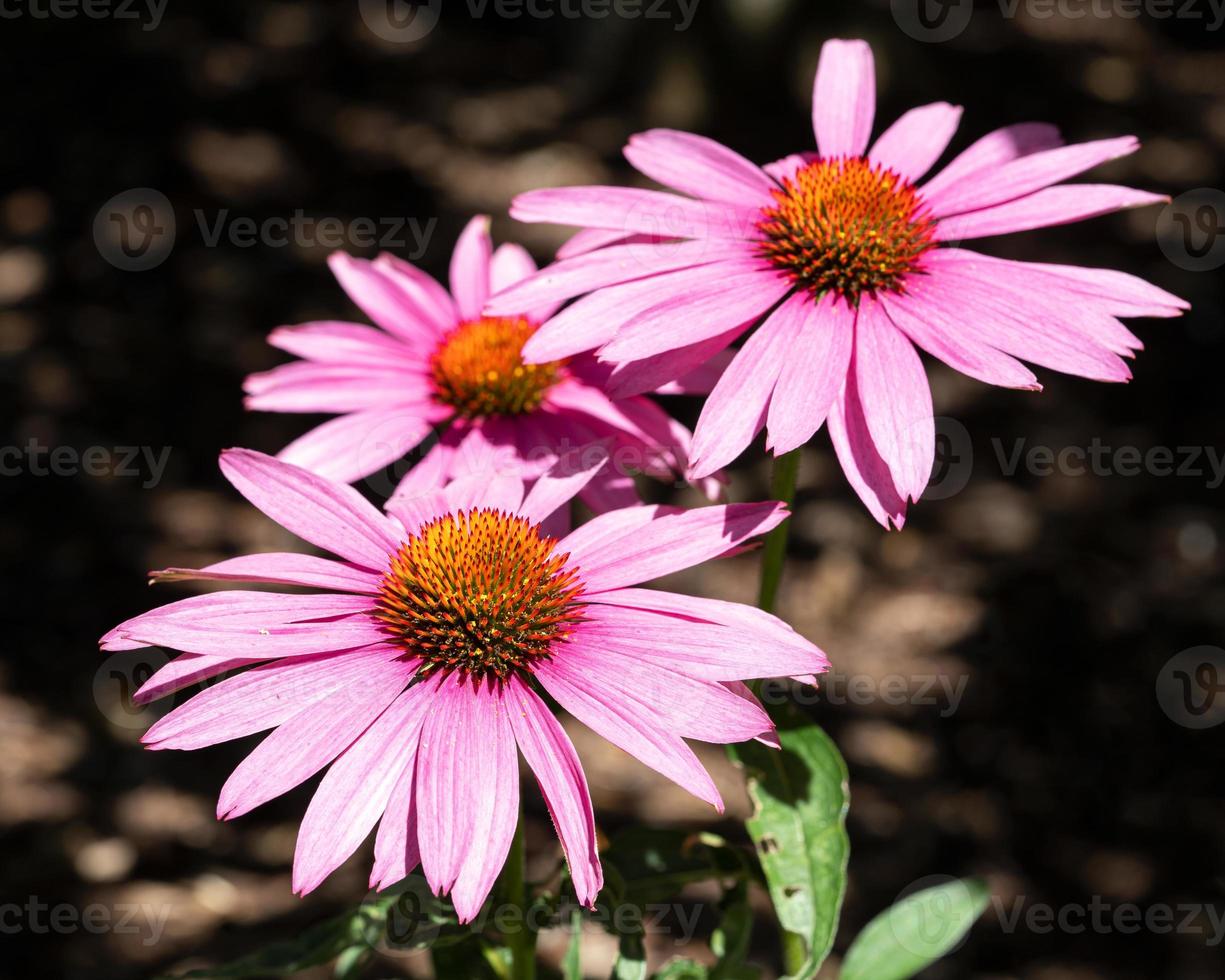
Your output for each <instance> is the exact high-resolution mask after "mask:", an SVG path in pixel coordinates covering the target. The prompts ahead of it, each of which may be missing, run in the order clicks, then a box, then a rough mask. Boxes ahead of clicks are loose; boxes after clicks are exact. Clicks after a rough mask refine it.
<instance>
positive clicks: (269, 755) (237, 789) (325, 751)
mask: <svg viewBox="0 0 1225 980" xmlns="http://www.w3.org/2000/svg"><path fill="white" fill-rule="evenodd" d="M366 668H367V669H366V671H365V672H364V673H363V674H362V676H361V678H360V680H354V681H352V682H350V683H349V684H348V685H346V686H344V687H342V688H340V689H338V690H336V691H334V692H332V693H331V694H330V695H328V696H327V697H326V698H324V699H323V700H322V701H319V702H316V703H315V704H311V705H308V706H307V707H305V708H303V709H302V710H301V711H299V712H298V713H297V714H295V715H294V716H293V717H292V718H290V719H289V720H288V721H286V722H284V723H283V724H282V725H281V726H280V727H279V728H277V729H276V731H274V732H273V733H272V734H271V735H269V736H268V737H267V738H265V739H264V740H263V741H262V742H260V743H259V745H257V746H256V747H255V750H254V751H253V752H252V753H251V754H250V755H249V756H247V757H246V758H245V759H243V761H242V762H241V763H240V764H239V766H238V768H237V769H235V770H234V772H233V773H231V774H230V778H229V779H228V780H226V783H225V785H224V786H223V787H222V788H221V796H220V799H219V800H218V802H217V816H218V817H219V818H221V819H223V820H231V819H233V818H234V817H238V816H242V814H244V813H248V812H250V811H251V810H254V809H255V808H256V807H257V806H260V805H261V804H263V803H267V802H268V801H269V800H272V799H275V798H276V797H278V796H280V795H281V794H282V793H288V792H289V791H290V790H291V789H293V788H294V787H295V786H297V785H298V784H299V783H302V782H304V781H305V780H307V779H310V777H311V776H313V775H314V774H315V773H317V772H318V771H319V770H320V769H322V768H323V767H324V766H326V765H327V764H328V763H329V762H331V761H332V760H333V759H335V758H336V757H337V756H338V755H340V753H341V752H343V751H344V750H345V749H346V748H348V747H349V746H350V745H351V744H353V741H354V740H355V739H356V738H357V737H358V736H359V735H361V734H362V732H364V731H365V730H366V729H367V728H368V727H369V726H370V725H371V723H373V721H374V719H376V718H377V717H378V716H379V715H380V714H382V713H383V711H384V710H385V709H386V708H387V706H388V705H389V704H391V702H392V701H394V700H395V699H396V698H397V697H398V696H399V695H400V692H401V691H402V690H403V689H404V685H406V684H407V683H408V681H409V680H410V679H411V678H412V676H413V674H414V673H415V672H416V670H417V661H415V660H410V661H405V660H403V659H395V660H387V661H383V662H380V663H367V665H366Z"/></svg>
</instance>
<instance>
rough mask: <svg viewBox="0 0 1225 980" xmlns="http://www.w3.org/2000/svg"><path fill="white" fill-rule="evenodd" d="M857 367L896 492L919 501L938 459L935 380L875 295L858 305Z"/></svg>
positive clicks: (872, 429) (871, 426)
mask: <svg viewBox="0 0 1225 980" xmlns="http://www.w3.org/2000/svg"><path fill="white" fill-rule="evenodd" d="M854 367H855V374H856V380H857V381H858V386H859V398H860V403H861V404H862V406H863V413H864V419H865V421H866V423H867V427H868V432H869V433H871V435H872V443H873V445H875V446H876V451H877V452H878V453H880V456H881V458H882V459H883V460H884V461H885V463H886V465H888V467H889V471H890V472H891V473H892V474H893V485H894V486H895V487H896V488H897V490H898V492H899V493H900V494H901V495H902V496H903V497H905V498H907V499H909V500H912V501H917V500H918V499H919V497H921V496H922V495H923V491H924V490H926V489H927V483H928V481H929V480H930V479H931V473H932V467H933V466H934V465H935V461H936V423H935V414H934V412H933V410H932V395H931V385H929V384H928V381H927V372H926V371H924V370H923V362H922V361H921V360H920V359H919V355H918V353H917V352H916V351H915V349H914V345H913V344H912V343H911V342H910V341H909V340H908V339H907V338H906V336H905V335H904V334H903V333H902V332H901V331H900V330H898V328H897V327H895V326H894V325H893V322H892V321H891V320H890V319H889V316H888V314H886V313H885V311H884V309H883V308H882V307H881V305H880V304H879V303H877V302H875V301H874V300H866V301H864V302H861V303H860V304H859V316H858V318H857V319H856V321H855V365H854Z"/></svg>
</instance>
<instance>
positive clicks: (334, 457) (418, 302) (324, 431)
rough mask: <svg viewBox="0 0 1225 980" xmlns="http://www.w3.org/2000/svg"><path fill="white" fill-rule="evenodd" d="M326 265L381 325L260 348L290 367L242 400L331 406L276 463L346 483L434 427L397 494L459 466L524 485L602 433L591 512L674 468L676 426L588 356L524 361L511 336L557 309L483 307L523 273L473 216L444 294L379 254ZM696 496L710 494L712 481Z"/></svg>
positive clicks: (682, 458) (694, 377)
mask: <svg viewBox="0 0 1225 980" xmlns="http://www.w3.org/2000/svg"><path fill="white" fill-rule="evenodd" d="M329 264H330V265H331V268H332V271H333V273H334V274H335V275H336V278H337V279H338V280H339V281H340V284H341V286H342V287H343V288H344V289H345V291H346V292H347V293H348V294H349V296H350V298H351V299H352V300H353V302H354V303H356V304H357V306H358V307H360V308H361V310H362V311H363V312H364V313H365V314H366V315H367V316H369V317H370V319H371V320H372V321H373V322H374V323H375V324H376V325H377V328H378V329H376V328H375V327H370V326H366V325H364V324H360V323H342V322H333V321H325V322H318V323H306V324H302V325H300V326H294V327H280V328H278V329H277V330H274V331H273V332H272V333H271V335H270V336H269V338H268V340H269V343H271V344H272V345H273V346H275V347H279V348H281V349H282V350H285V351H287V352H289V353H290V354H294V355H296V356H298V357H300V358H302V360H300V361H296V362H293V363H290V364H284V365H281V366H280V367H276V368H273V369H272V370H270V371H266V372H263V373H262V374H254V375H251V376H250V377H249V378H247V380H246V385H245V388H246V392H247V401H246V404H247V407H248V408H252V409H259V410H262V411H269V412H310V413H339V417H338V418H335V419H331V420H329V421H327V422H324V423H323V424H322V425H320V426H318V427H317V428H315V429H312V430H311V431H309V432H307V433H306V434H305V435H303V436H301V437H300V438H298V439H297V440H295V441H294V442H292V443H290V445H288V446H286V447H285V449H284V450H283V451H282V452H281V453H280V454H279V457H280V458H281V459H283V460H285V461H286V462H289V463H294V464H296V465H299V466H303V467H306V468H307V469H310V470H312V471H314V472H316V473H319V474H320V475H322V476H327V477H329V478H331V479H335V480H340V481H342V482H345V483H351V482H354V481H356V480H359V479H361V478H363V477H366V476H368V475H370V474H371V473H374V472H376V471H377V470H380V469H382V468H383V467H384V466H387V465H388V464H390V463H393V462H395V461H396V460H399V459H400V458H401V457H403V456H404V455H405V454H406V453H409V452H411V451H412V450H414V449H416V448H417V447H418V446H419V445H421V444H422V443H423V441H425V440H426V439H427V437H429V436H430V435H431V434H432V433H433V432H435V431H438V430H441V435H440V438H439V440H438V442H437V443H436V444H435V445H434V446H433V447H432V448H431V449H430V450H429V451H428V452H426V453H425V455H424V458H422V459H421V460H420V461H419V462H418V465H417V466H415V467H413V468H412V469H411V470H410V471H409V472H408V474H407V475H406V476H405V478H404V480H403V482H402V484H401V486H400V487H399V488H398V490H397V492H398V493H400V494H408V495H411V494H413V493H416V492H417V491H418V490H419V489H421V488H423V487H427V486H431V485H434V484H435V483H437V482H439V481H443V482H445V481H446V480H448V479H450V478H451V477H453V476H458V475H462V474H463V473H465V472H489V471H492V470H498V471H502V470H505V471H510V472H518V473H519V474H520V475H522V476H524V477H525V478H529V479H530V478H533V477H535V476H538V475H539V474H540V473H541V472H543V471H544V470H546V469H548V468H549V466H550V465H552V464H553V462H554V461H556V460H557V459H559V458H561V457H563V456H566V455H567V454H572V453H575V454H581V453H582V452H584V451H586V450H587V449H588V448H589V447H591V446H593V445H595V444H597V443H599V442H600V441H601V440H605V439H611V440H613V449H614V451H613V459H614V460H615V461H616V463H617V465H616V466H615V467H614V466H609V467H607V468H606V470H605V472H603V473H601V474H600V476H599V477H598V478H597V479H596V480H594V481H593V482H592V483H591V484H590V485H589V486H588V487H587V488H586V489H585V491H584V499H585V501H586V502H587V503H588V504H589V505H591V506H592V507H593V509H595V510H597V511H601V510H607V509H610V508H613V507H624V506H628V505H630V504H632V503H636V502H637V500H638V497H637V494H636V493H635V490H634V486H633V480H632V476H631V474H632V472H633V471H641V472H645V473H649V474H651V475H653V476H657V477H660V478H665V479H666V478H668V477H669V476H670V475H673V474H674V473H676V472H680V471H683V470H684V469H685V467H686V466H687V458H686V457H687V452H688V449H689V444H690V440H691V438H692V434H691V433H690V432H689V430H688V429H686V428H685V427H684V426H682V425H680V424H679V423H678V422H676V421H675V420H674V419H672V418H671V417H670V416H669V415H668V414H667V413H666V412H664V411H663V410H662V409H661V408H660V407H659V406H658V405H657V404H655V403H654V402H653V401H652V400H651V399H649V398H645V397H641V396H633V397H629V398H624V399H617V400H614V399H610V398H609V397H608V396H607V395H606V394H605V393H604V390H603V389H604V382H605V381H606V379H607V375H608V370H607V369H606V368H603V367H601V366H600V365H599V364H597V363H596V361H595V359H594V358H593V357H591V356H589V355H588V356H576V357H573V358H557V359H556V360H553V361H549V362H547V363H542V364H531V365H526V364H524V363H523V360H522V358H521V357H520V350H521V348H522V347H523V343H524V341H525V340H527V339H528V338H529V337H531V336H532V334H533V333H534V332H535V331H536V330H537V328H538V327H539V326H540V324H541V323H543V322H544V321H546V320H547V319H548V318H549V317H550V316H551V315H552V313H553V312H554V311H555V310H556V308H557V304H555V303H544V304H539V305H534V306H532V307H530V308H524V309H523V310H516V311H514V312H513V313H509V314H505V315H500V316H496V317H487V316H484V315H483V314H482V312H481V311H482V307H483V306H484V304H485V301H486V300H487V299H488V297H489V295H490V293H491V291H494V290H498V289H504V288H506V287H508V286H511V285H513V284H514V283H516V282H519V281H520V280H522V279H524V278H526V277H528V276H530V275H531V274H532V273H534V272H535V271H536V265H535V263H534V262H533V261H532V258H531V256H530V255H528V254H527V252H526V251H525V250H524V249H523V248H522V247H521V246H519V245H514V244H505V245H502V246H501V247H499V248H498V249H497V250H496V251H495V250H494V249H493V245H492V242H491V240H490V236H489V219H488V218H485V217H477V218H474V219H473V220H472V221H471V222H470V223H469V225H468V227H467V228H466V229H465V231H464V232H463V234H462V235H461V236H460V239H459V241H458V243H457V244H456V247H455V252H454V255H453V256H452V259H451V291H450V292H447V290H445V289H443V287H442V286H441V285H439V284H438V282H436V281H435V280H434V279H433V278H432V277H431V276H429V275H428V274H427V273H425V272H422V271H421V270H420V269H417V268H415V267H414V266H412V265H409V264H408V263H407V262H404V261H402V260H400V259H397V258H395V257H393V256H390V255H381V256H379V257H378V258H377V259H375V260H374V261H373V262H369V261H366V260H363V259H355V258H352V257H351V256H348V255H345V254H343V253H339V252H338V253H335V254H334V255H332V257H331V259H330V263H329ZM717 376H718V374H717V370H716V371H714V372H713V373H712V371H711V370H710V369H706V370H702V369H699V370H697V371H695V372H694V373H693V374H691V375H690V376H689V377H688V378H682V379H678V378H676V377H666V378H664V379H663V380H662V381H660V382H659V383H658V384H657V385H654V386H652V387H653V388H655V389H661V391H662V393H673V394H677V393H685V392H690V391H692V392H708V391H709V390H710V387H711V385H712V384H713V382H714V380H715V379H716V378H717ZM705 488H706V490H707V492H708V494H711V495H713V494H714V493H715V492H717V487H716V484H715V482H714V481H708V482H707V483H706V486H705Z"/></svg>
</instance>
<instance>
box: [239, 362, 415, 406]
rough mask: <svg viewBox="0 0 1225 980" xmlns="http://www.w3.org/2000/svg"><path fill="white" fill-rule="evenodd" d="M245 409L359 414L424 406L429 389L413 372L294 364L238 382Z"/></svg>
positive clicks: (392, 366)
mask: <svg viewBox="0 0 1225 980" xmlns="http://www.w3.org/2000/svg"><path fill="white" fill-rule="evenodd" d="M243 391H244V392H246V394H247V396H248V397H247V398H246V401H245V404H246V407H247V408H249V409H252V410H254V411H261V412H328V413H331V412H360V411H362V410H364V409H368V408H385V407H387V406H388V405H404V404H406V403H410V402H412V403H429V402H430V400H431V399H432V398H433V393H434V389H433V385H432V384H431V382H430V381H429V379H428V378H427V377H426V376H425V375H424V374H422V373H421V372H420V371H418V370H416V369H410V368H407V367H405V366H404V365H402V364H397V363H396V362H394V361H390V362H384V363H383V364H382V365H377V364H373V363H367V364H320V363H317V362H315V361H294V362H292V363H290V364H282V365H280V366H279V367H275V368H273V369H272V370H271V371H263V372H261V373H259V374H251V375H248V376H247V377H246V379H245V380H244V381H243Z"/></svg>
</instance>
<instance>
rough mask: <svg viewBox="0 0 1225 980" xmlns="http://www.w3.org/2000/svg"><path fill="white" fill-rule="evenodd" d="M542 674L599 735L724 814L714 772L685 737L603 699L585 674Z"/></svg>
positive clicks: (548, 666)
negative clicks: (713, 776)
mask: <svg viewBox="0 0 1225 980" xmlns="http://www.w3.org/2000/svg"><path fill="white" fill-rule="evenodd" d="M536 676H537V678H538V679H539V680H540V683H541V684H543V685H544V687H545V690H547V691H548V692H549V694H551V695H552V696H553V698H555V699H556V701H557V703H558V704H560V705H561V706H562V707H563V708H565V709H566V710H567V711H568V712H570V714H572V715H574V717H575V718H577V719H578V720H579V721H581V722H582V723H583V724H584V725H586V726H587V727H588V728H590V729H591V730H592V731H594V732H595V733H596V734H598V735H601V736H603V737H604V738H606V739H607V740H608V741H610V742H612V744H613V745H615V746H617V747H618V748H619V749H622V750H624V751H625V752H627V753H629V754H630V755H631V756H633V757H634V758H635V759H637V760H638V761H639V762H641V763H642V764H643V765H645V766H649V767H650V768H651V769H654V770H655V771H656V772H658V773H660V774H661V775H663V776H666V777H667V778H668V779H671V780H672V781H673V782H674V783H676V784H677V785H678V786H680V787H681V788H683V789H686V790H688V791H689V792H690V793H692V794H693V795H694V796H696V797H697V798H698V799H700V800H705V801H706V802H707V803H709V804H710V805H711V806H713V807H714V808H715V809H716V810H718V811H719V812H720V813H722V812H723V799H722V798H721V797H720V796H719V791H718V790H717V789H716V788H715V784H714V781H713V780H712V779H711V778H710V774H709V773H708V772H707V771H706V770H705V769H704V768H703V767H702V763H701V762H699V761H698V758H697V756H695V755H694V754H693V751H692V750H691V749H690V748H689V746H687V745H686V744H685V742H684V740H683V739H681V738H680V737H679V736H677V735H674V734H672V733H671V732H668V731H666V730H665V729H663V728H662V727H660V726H658V725H655V724H652V723H651V722H650V721H649V720H647V719H645V718H642V717H641V715H640V713H638V712H635V711H633V710H631V709H629V708H627V707H626V706H624V705H622V704H621V703H620V702H619V701H618V700H617V699H616V698H615V697H613V698H604V697H601V696H600V695H599V693H598V692H593V691H591V690H590V689H589V686H588V685H587V684H585V683H584V682H583V678H582V676H581V675H577V676H576V675H574V674H573V673H571V672H566V671H558V670H557V669H556V664H555V663H553V662H548V663H545V664H544V665H543V666H542V667H540V668H539V669H537V671H536Z"/></svg>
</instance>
